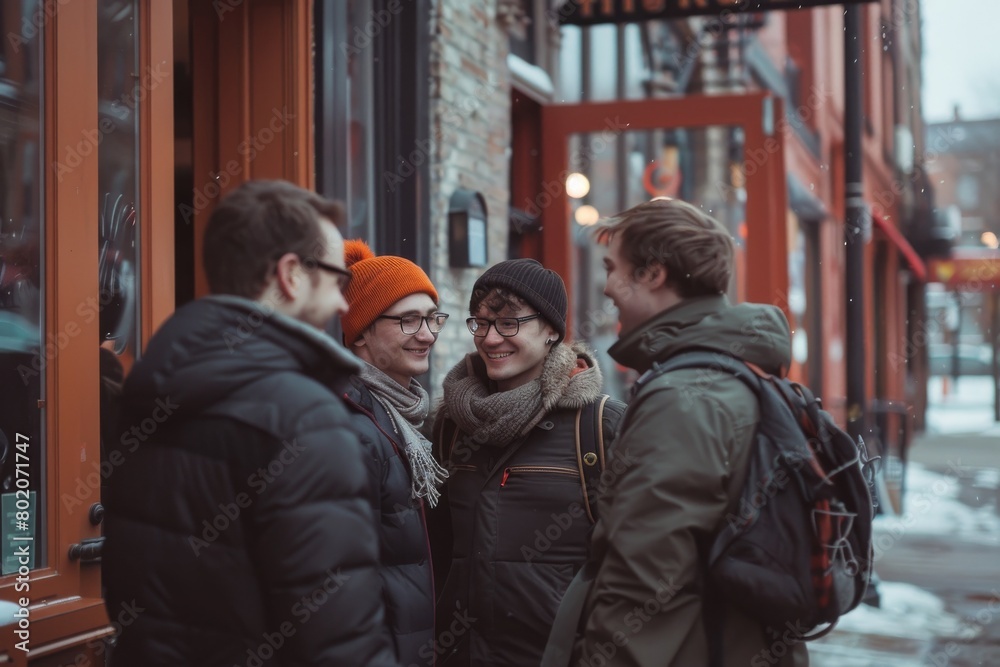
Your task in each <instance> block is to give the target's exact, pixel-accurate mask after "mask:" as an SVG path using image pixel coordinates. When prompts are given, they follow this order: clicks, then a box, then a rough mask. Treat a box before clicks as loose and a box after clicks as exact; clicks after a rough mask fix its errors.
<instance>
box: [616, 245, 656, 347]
mask: <svg viewBox="0 0 1000 667" xmlns="http://www.w3.org/2000/svg"><path fill="white" fill-rule="evenodd" d="M659 270H661V271H662V270H663V269H662V268H660V269H659ZM604 271H605V273H606V275H607V283H606V284H605V285H604V295H605V296H607V297H608V298H609V299H611V301H612V302H614V304H615V308H617V309H618V323H619V324H620V325H621V328H620V330H619V332H618V335H619V336H624V335H626V334H628V333H629V332H631V331H633V330H634V329H635V328H636V327H638V326H639V325H640V324H642V323H643V322H645V321H646V320H648V319H649V318H651V317H653V316H654V315H656V313H658V312H659V311H660V310H661V309H662V308H661V306H662V304H660V303H659V302H658V301H657V299H656V295H655V293H654V291H653V287H654V286H655V285H654V281H651V280H650V277H651V276H650V275H649V273H650V272H649V271H637V270H636V268H635V266H634V265H633V264H632V262H630V261H628V260H627V259H625V258H624V257H623V256H622V240H621V235H620V234H616V235H614V236H612V237H611V242H610V243H609V244H608V253H607V255H605V256H604Z"/></svg>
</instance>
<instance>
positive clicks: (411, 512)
mask: <svg viewBox="0 0 1000 667" xmlns="http://www.w3.org/2000/svg"><path fill="white" fill-rule="evenodd" d="M345 398H346V399H347V404H348V406H349V407H351V408H352V409H353V410H354V428H355V430H356V431H357V432H358V434H359V435H360V437H361V444H363V445H365V446H366V447H367V448H368V468H369V475H370V478H371V479H373V480H375V483H376V487H377V489H378V496H379V498H378V505H377V506H376V509H377V511H378V512H379V514H380V516H381V521H380V523H379V541H380V543H381V568H380V569H379V572H380V573H381V575H382V584H383V588H382V595H383V597H384V599H385V608H386V618H385V621H386V625H387V627H388V628H389V632H390V634H391V635H392V638H393V641H394V642H395V647H396V657H397V658H398V659H399V662H400V663H401V664H402V665H405V666H406V667H409V666H411V665H414V666H415V665H423V664H427V665H430V664H431V662H430V661H429V660H428V658H430V657H432V656H433V639H434V579H433V574H432V571H431V560H430V545H429V543H428V538H427V524H426V521H425V518H424V506H423V501H420V500H413V499H412V490H411V489H412V486H411V483H410V468H409V463H408V461H407V458H406V452H405V450H404V445H403V442H402V438H400V437H399V435H398V434H397V432H396V427H395V425H394V424H393V422H392V418H391V417H390V416H389V414H388V412H386V410H385V408H384V407H383V406H382V404H381V403H379V402H378V401H377V400H375V397H374V396H372V393H371V391H370V390H369V389H368V387H366V386H365V385H364V383H363V382H361V380H360V379H358V378H357V377H356V376H355V377H353V378H351V384H350V386H349V387H348V390H347V394H346V396H345Z"/></svg>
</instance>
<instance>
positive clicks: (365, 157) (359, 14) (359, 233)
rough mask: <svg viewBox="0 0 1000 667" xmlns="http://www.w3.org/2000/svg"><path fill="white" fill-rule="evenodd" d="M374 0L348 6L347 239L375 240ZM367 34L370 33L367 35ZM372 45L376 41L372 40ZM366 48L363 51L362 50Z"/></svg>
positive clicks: (351, 1) (354, 2) (359, 0)
mask: <svg viewBox="0 0 1000 667" xmlns="http://www.w3.org/2000/svg"><path fill="white" fill-rule="evenodd" d="M373 16H374V14H373V12H372V2H371V0H350V2H348V4H347V25H348V36H349V39H351V40H352V42H351V43H352V45H353V46H354V47H355V48H353V49H347V86H348V93H349V94H348V98H349V99H350V109H349V125H348V127H349V128H350V131H349V136H348V146H349V150H350V155H349V156H348V164H349V165H350V171H349V181H350V182H349V185H348V196H347V208H348V238H367V239H371V238H374V228H373V224H374V223H373V220H374V216H373V215H372V201H373V197H372V164H373V155H372V153H373V143H372V126H371V123H372V118H373V117H374V110H373V109H372V94H373V90H372V52H373V51H374V50H375V46H374V45H370V44H369V42H368V41H366V39H365V38H366V37H367V36H368V35H371V34H373V28H372V26H373V25H376V24H374V23H373V22H372V21H373V18H372V17H373ZM366 31H367V32H366ZM369 39H371V41H372V42H374V40H375V39H377V36H376V37H375V38H369ZM362 47H364V48H362Z"/></svg>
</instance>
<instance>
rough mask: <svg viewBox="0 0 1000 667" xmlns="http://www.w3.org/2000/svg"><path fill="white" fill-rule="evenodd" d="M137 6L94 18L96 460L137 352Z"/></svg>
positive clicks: (125, 4) (111, 431) (125, 2)
mask: <svg viewBox="0 0 1000 667" xmlns="http://www.w3.org/2000/svg"><path fill="white" fill-rule="evenodd" d="M137 4H138V3H137V2H136V1H135V0H104V2H101V3H100V9H99V16H98V26H97V30H98V50H97V59H98V63H97V66H98V71H97V86H98V128H99V132H100V133H101V143H100V152H99V154H98V188H99V191H98V192H99V200H98V207H99V209H98V214H99V219H98V221H99V225H98V272H97V277H98V286H99V288H100V321H99V324H100V346H101V347H100V355H101V358H100V369H101V375H100V386H99V392H100V393H99V395H100V401H101V458H102V460H104V459H105V456H106V451H107V448H108V447H109V445H110V442H111V441H112V440H114V439H115V433H116V428H117V420H118V409H117V406H118V400H119V393H120V391H121V383H122V379H123V377H124V373H125V371H126V369H128V368H130V367H131V365H132V362H133V360H134V359H135V357H136V355H137V354H138V351H139V333H140V332H139V325H138V291H139V238H138V226H137V222H138V221H137V202H138V194H137V189H136V188H137V185H136V174H137V170H138V164H137V130H138V112H139V109H138V104H139V100H141V99H142V98H143V97H144V96H145V95H144V91H142V90H140V87H141V86H144V85H149V84H150V82H151V81H155V80H156V79H155V78H154V77H151V76H140V72H139V61H138V51H137V49H136V30H137Z"/></svg>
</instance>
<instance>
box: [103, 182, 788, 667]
mask: <svg viewBox="0 0 1000 667" xmlns="http://www.w3.org/2000/svg"><path fill="white" fill-rule="evenodd" d="M343 219H344V214H343V211H342V209H341V207H340V206H339V205H338V204H336V203H335V202H331V201H329V200H326V199H324V198H322V197H320V196H318V195H316V194H315V193H312V192H309V191H306V190H303V189H301V188H298V187H296V186H294V185H291V184H289V183H285V182H279V181H252V182H248V183H246V184H244V185H242V186H241V187H239V188H238V189H236V190H235V191H233V192H232V193H231V194H230V195H228V196H227V197H226V198H225V199H224V200H222V201H221V202H220V203H219V205H218V206H217V207H216V209H215V210H214V212H213V213H212V216H211V219H210V221H209V224H208V226H207V229H206V232H205V241H204V256H203V261H204V265H205V272H206V276H207V278H208V283H209V287H210V290H211V295H210V296H207V297H204V298H202V299H199V300H197V301H194V302H192V303H190V304H188V305H186V306H184V307H182V308H180V309H178V311H177V312H176V313H175V314H174V315H173V316H172V317H171V318H170V319H169V320H168V321H167V322H166V323H165V324H164V325H163V326H162V327H161V329H160V330H159V331H158V332H156V334H155V335H154V336H153V337H152V339H151V340H150V342H149V345H148V346H147V348H146V350H145V351H144V353H143V356H142V358H141V359H140V360H139V361H138V362H137V363H136V365H135V366H134V368H133V369H132V371H131V373H130V374H129V376H128V378H127V379H126V382H125V385H124V388H123V391H122V403H121V415H122V416H121V422H120V429H121V430H120V431H119V432H125V431H127V430H128V425H129V424H132V423H137V422H138V421H141V420H142V419H144V418H145V417H148V416H149V414H150V413H151V411H152V410H153V409H155V407H156V405H157V401H162V400H170V401H171V402H172V404H174V405H176V406H177V408H176V410H175V411H174V413H173V414H172V415H171V417H170V418H169V419H168V420H165V421H164V422H163V423H161V424H159V426H158V428H157V430H156V432H155V433H153V434H152V435H150V437H149V438H148V439H147V440H146V441H145V442H144V443H142V445H141V446H140V447H138V448H130V449H129V450H128V452H127V453H125V454H124V455H123V459H124V463H123V464H122V465H120V466H118V468H117V469H116V470H115V472H114V474H113V476H112V479H111V480H110V483H109V488H108V490H107V492H108V497H107V498H106V504H107V510H108V513H107V524H106V529H105V534H106V538H107V544H106V548H105V556H104V582H105V586H106V598H107V605H108V609H109V613H110V614H111V615H112V616H114V615H115V614H116V611H117V610H118V609H120V608H121V607H122V606H123V605H127V604H131V605H133V606H134V607H135V608H137V609H141V610H142V612H141V613H139V614H138V615H137V618H136V619H135V620H134V622H133V623H131V624H130V625H129V626H128V627H127V628H123V630H122V632H121V634H120V636H119V637H118V638H117V642H116V646H115V647H114V649H113V652H112V661H113V664H114V665H116V666H118V667H138V666H140V665H141V666H143V667H156V666H160V665H162V666H170V667H176V666H178V665H220V666H222V665H225V666H227V667H228V666H231V665H246V666H247V667H251V666H255V665H285V666H290V665H330V666H337V667H348V666H350V667H354V666H357V667H362V666H373V667H382V666H385V667H415V666H417V665H427V666H434V665H437V666H440V667H494V666H495V667H501V666H503V667H506V666H515V665H516V666H537V665H540V664H544V665H546V666H547V667H556V666H558V667H566V666H568V665H573V666H574V667H576V666H578V665H579V666H588V667H601V666H604V665H627V666H636V667H638V666H642V667H652V666H653V665H657V666H662V665H683V666H685V667H686V666H702V665H704V666H707V665H709V663H710V658H709V656H710V651H709V647H710V646H717V647H718V646H721V647H724V650H722V651H721V652H719V651H715V652H712V654H713V655H714V656H722V660H723V661H722V662H720V663H718V664H724V665H737V664H739V665H748V664H753V663H752V661H753V660H754V658H755V657H759V656H760V655H762V654H763V653H762V652H764V651H766V650H767V648H768V646H769V644H770V642H771V641H773V638H771V637H769V636H768V634H767V631H766V629H765V628H763V627H762V626H761V624H760V623H759V622H757V621H756V620H755V619H753V618H750V617H748V616H746V615H745V614H743V613H742V612H740V611H738V610H736V609H735V608H733V607H730V606H729V605H723V606H722V607H721V608H718V609H713V610H712V612H711V613H712V614H713V619H712V622H711V623H708V622H706V607H705V606H704V605H703V604H702V602H703V600H702V590H703V584H704V578H705V571H704V570H705V568H704V558H703V557H702V555H701V551H700V549H701V548H702V547H703V545H704V544H705V542H706V540H708V539H709V538H710V537H711V536H712V535H713V533H714V532H715V531H716V530H717V529H718V527H719V525H720V523H721V522H722V521H723V517H724V515H725V512H726V509H727V507H728V506H729V505H730V503H731V501H732V499H733V497H734V496H735V495H736V494H738V493H739V485H740V482H741V481H742V474H741V473H742V471H743V470H744V469H745V467H746V464H747V460H748V455H749V452H750V444H751V441H752V437H753V432H754V429H755V426H756V422H757V419H758V408H757V403H756V399H755V398H754V396H753V394H752V393H751V392H750V390H749V389H747V388H746V387H745V386H744V385H743V384H742V383H741V382H740V381H739V380H738V379H736V378H734V377H729V376H725V375H724V374H722V375H719V374H716V375H713V376H712V377H710V378H708V379H706V378H705V377H704V374H700V373H698V372H697V371H692V370H687V371H676V372H670V373H665V374H663V375H662V376H660V377H658V378H657V379H656V380H654V381H652V382H649V383H647V384H644V385H643V386H642V389H641V390H640V391H639V392H638V393H637V394H636V395H634V396H632V397H631V398H630V401H629V405H628V407H627V408H626V406H625V404H624V403H620V402H618V401H614V400H608V398H607V397H606V396H604V395H602V394H601V386H602V377H601V371H600V369H599V368H598V364H597V362H596V360H595V357H594V355H593V353H592V352H590V351H589V350H588V349H587V348H586V347H585V346H584V345H583V344H581V343H579V342H572V343H567V342H566V341H565V338H566V335H567V324H566V313H567V295H566V288H565V285H564V283H563V281H562V279H561V278H560V277H559V276H558V274H556V273H555V272H553V271H551V270H548V269H546V268H544V267H543V266H542V265H541V264H539V263H538V262H536V261H534V260H529V259H517V260H509V261H505V262H501V263H499V264H497V265H495V266H493V267H491V268H489V269H488V270H487V271H486V272H485V273H483V275H482V276H480V278H479V279H478V280H477V281H476V283H475V285H474V286H473V289H472V295H471V299H470V304H469V314H468V315H469V316H468V319H467V320H466V326H467V328H468V330H469V333H470V334H471V336H472V341H473V343H474V345H475V352H473V353H471V354H469V355H467V356H466V357H465V358H464V359H463V360H462V361H461V362H460V363H458V364H457V365H456V366H455V367H454V368H453V369H451V371H450V372H449V373H448V374H447V376H446V377H445V380H444V385H443V388H442V389H443V391H442V394H443V400H442V402H441V405H440V407H438V408H436V409H434V408H432V406H431V405H430V401H429V398H428V393H427V391H426V390H425V389H424V388H423V387H422V386H421V385H420V384H419V382H417V380H416V379H415V378H416V377H417V376H420V375H422V374H423V373H425V372H426V371H427V370H428V368H429V355H430V352H431V349H432V348H433V346H434V344H435V343H436V341H437V338H438V334H439V333H440V331H441V330H442V328H443V327H444V326H445V325H446V323H447V322H448V320H449V315H448V314H447V313H443V312H440V310H439V306H440V298H439V294H438V291H437V290H436V288H435V286H434V285H433V283H432V282H431V280H430V279H429V278H428V276H427V275H426V273H424V271H423V270H422V269H420V267H418V266H417V265H416V264H414V263H413V262H411V261H409V260H407V259H405V258H402V257H393V256H376V255H375V254H374V253H373V252H372V251H371V249H370V248H368V246H366V245H365V244H364V243H362V242H360V241H347V242H345V241H344V240H343V238H342V237H341V234H340V232H339V231H338V226H339V225H341V224H342V222H343ZM596 239H597V241H599V242H601V243H603V244H605V245H607V247H608V251H607V256H606V258H605V268H606V271H607V286H606V288H605V294H606V295H607V296H608V297H610V298H611V300H612V301H613V302H614V304H615V306H616V307H617V308H618V311H619V318H620V324H621V337H620V339H619V341H618V342H617V343H616V344H615V345H614V346H613V347H612V348H611V349H610V354H611V356H612V357H613V358H614V359H615V360H616V361H618V362H619V363H621V364H623V365H626V366H628V367H630V368H634V369H636V370H637V371H639V372H640V373H641V372H645V371H646V370H648V369H649V368H650V367H651V366H652V365H653V363H654V362H657V361H663V360H665V359H667V358H669V357H670V356H672V355H675V354H677V353H678V352H680V351H682V350H686V349H689V348H698V349H708V350H718V351H721V352H723V353H728V354H732V353H733V349H734V348H733V346H734V345H737V344H738V345H739V355H740V356H741V357H743V358H745V359H747V360H748V361H752V362H753V363H755V364H756V365H758V366H760V367H761V368H763V369H764V370H768V371H771V372H774V373H778V372H780V369H781V368H783V367H785V366H787V364H788V361H789V353H790V339H789V330H788V324H787V321H786V320H785V318H784V315H783V314H782V313H781V311H780V310H779V309H777V308H774V307H771V306H760V305H750V304H741V305H732V304H730V303H729V302H728V300H727V298H726V296H725V293H726V290H727V288H728V285H729V281H730V278H731V274H732V268H733V246H732V240H731V238H730V236H729V234H728V232H727V231H726V230H725V228H724V227H722V226H721V225H720V224H719V223H718V222H717V221H715V220H714V219H712V218H711V217H710V216H708V215H707V214H706V213H704V212H703V211H701V210H699V209H697V208H696V207H693V206H691V205H689V204H686V203H684V202H681V201H677V200H654V201H651V202H647V203H644V204H641V205H639V206H637V207H635V208H633V209H630V210H628V211H625V212H623V213H622V214H620V215H618V216H616V217H614V218H612V219H610V220H609V221H608V222H607V223H606V224H604V225H602V226H601V227H600V228H599V231H598V234H597V236H596ZM337 316H340V322H341V326H342V330H343V344H340V343H339V342H337V341H335V340H334V339H333V338H332V337H331V336H330V335H329V334H328V333H327V332H326V331H327V329H328V327H329V325H330V323H331V322H332V321H333V320H334V318H336V317H337ZM693 388H697V392H693V391H692V389H693ZM585 414H586V415H590V414H596V415H597V418H596V419H594V420H588V419H582V418H581V415H585ZM582 442H590V443H594V442H596V443H599V444H598V445H597V447H596V450H595V451H593V452H591V451H587V452H584V451H582V450H581V447H582V445H581V443H582ZM106 444H107V446H108V448H109V450H113V449H114V448H115V447H118V446H120V445H121V443H115V442H112V443H106ZM595 466H596V467H597V468H598V469H599V470H602V471H604V474H602V475H601V476H600V480H601V482H600V485H599V487H593V486H592V485H588V481H587V480H588V477H589V476H591V475H590V473H592V472H593V471H592V470H588V468H594V467H595ZM588 487H589V488H588ZM539 535H543V536H545V540H544V541H543V543H539V539H538V536H539ZM768 655H769V654H768ZM793 656H794V657H793ZM803 657H804V656H803V652H802V651H793V652H790V653H789V654H788V657H787V658H786V659H785V661H784V662H782V663H768V664H785V665H791V664H804V663H803V661H802V659H803ZM713 659H714V658H713ZM796 661H797V662H796Z"/></svg>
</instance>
